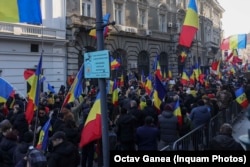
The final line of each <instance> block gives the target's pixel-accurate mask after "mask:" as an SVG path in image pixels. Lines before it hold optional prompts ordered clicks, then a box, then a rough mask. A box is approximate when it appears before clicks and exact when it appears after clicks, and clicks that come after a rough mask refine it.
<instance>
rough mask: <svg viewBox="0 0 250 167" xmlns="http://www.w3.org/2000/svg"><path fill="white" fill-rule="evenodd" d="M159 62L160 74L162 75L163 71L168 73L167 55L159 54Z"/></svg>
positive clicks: (164, 53)
mask: <svg viewBox="0 0 250 167" xmlns="http://www.w3.org/2000/svg"><path fill="white" fill-rule="evenodd" d="M159 62H160V66H161V72H162V74H163V73H164V71H166V72H167V71H168V68H169V67H168V54H167V53H166V52H161V53H160V56H159Z"/></svg>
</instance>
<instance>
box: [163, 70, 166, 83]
mask: <svg viewBox="0 0 250 167" xmlns="http://www.w3.org/2000/svg"><path fill="white" fill-rule="evenodd" d="M166 79H167V71H166V69H164V71H163V80H164V81H165V80H166Z"/></svg>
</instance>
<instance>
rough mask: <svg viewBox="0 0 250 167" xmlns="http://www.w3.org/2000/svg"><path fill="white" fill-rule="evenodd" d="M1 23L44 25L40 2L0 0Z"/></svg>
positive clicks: (33, 0) (34, 0)
mask: <svg viewBox="0 0 250 167" xmlns="http://www.w3.org/2000/svg"><path fill="white" fill-rule="evenodd" d="M0 21H3V22H11V23H28V24H42V16H41V7H40V0H0Z"/></svg>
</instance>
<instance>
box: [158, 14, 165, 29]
mask: <svg viewBox="0 0 250 167" xmlns="http://www.w3.org/2000/svg"><path fill="white" fill-rule="evenodd" d="M159 22H160V27H159V28H160V29H159V30H160V31H161V32H166V25H167V23H166V15H164V14H160V16H159Z"/></svg>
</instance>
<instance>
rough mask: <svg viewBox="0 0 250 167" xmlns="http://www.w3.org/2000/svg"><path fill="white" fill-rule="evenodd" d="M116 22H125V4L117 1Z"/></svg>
mask: <svg viewBox="0 0 250 167" xmlns="http://www.w3.org/2000/svg"><path fill="white" fill-rule="evenodd" d="M114 6H115V22H116V24H123V19H122V17H123V4H121V3H115V4H114Z"/></svg>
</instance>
